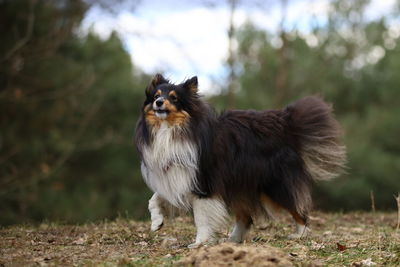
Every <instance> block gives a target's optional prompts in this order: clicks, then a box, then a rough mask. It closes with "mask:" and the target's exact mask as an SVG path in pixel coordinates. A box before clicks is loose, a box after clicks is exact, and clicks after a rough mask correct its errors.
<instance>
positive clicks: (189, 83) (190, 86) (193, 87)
mask: <svg viewBox="0 0 400 267" xmlns="http://www.w3.org/2000/svg"><path fill="white" fill-rule="evenodd" d="M198 85H199V84H198V81H197V76H193V77H192V78H190V79H188V80H186V81H185V82H184V83H183V87H184V88H185V89H186V90H188V91H189V92H191V93H193V94H195V93H197V91H198Z"/></svg>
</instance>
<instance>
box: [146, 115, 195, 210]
mask: <svg viewBox="0 0 400 267" xmlns="http://www.w3.org/2000/svg"><path fill="white" fill-rule="evenodd" d="M179 131H182V129H181V128H179V127H171V126H169V125H168V124H167V123H166V122H165V123H162V124H161V125H160V127H159V128H157V129H155V130H154V131H153V132H152V135H153V136H152V137H153V140H152V143H151V144H150V145H149V146H145V147H144V149H143V161H142V165H141V170H142V175H143V178H144V180H145V182H146V183H147V185H148V186H149V187H150V188H151V189H152V190H153V191H154V192H157V193H158V194H159V195H160V196H161V197H163V198H164V199H166V200H168V201H169V202H170V203H171V204H172V205H174V206H176V207H183V208H189V207H190V199H189V198H190V195H191V192H192V190H193V189H194V188H195V187H196V172H197V168H198V149H197V147H196V145H195V144H194V143H193V142H191V141H188V140H185V139H183V138H180V137H179V135H180V133H179Z"/></svg>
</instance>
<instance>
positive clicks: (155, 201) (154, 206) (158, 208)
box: [149, 193, 164, 231]
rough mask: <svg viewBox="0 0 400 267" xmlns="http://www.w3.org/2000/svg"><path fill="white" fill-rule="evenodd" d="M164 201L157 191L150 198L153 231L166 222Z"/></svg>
mask: <svg viewBox="0 0 400 267" xmlns="http://www.w3.org/2000/svg"><path fill="white" fill-rule="evenodd" d="M163 201H164V200H163V199H162V198H161V197H160V196H159V195H158V194H157V193H154V194H153V196H152V197H151V198H150V200H149V211H150V218H151V231H157V230H159V229H160V228H161V227H162V225H163V223H164V214H163V208H162V202H163Z"/></svg>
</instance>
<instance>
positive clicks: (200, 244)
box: [188, 243, 203, 248]
mask: <svg viewBox="0 0 400 267" xmlns="http://www.w3.org/2000/svg"><path fill="white" fill-rule="evenodd" d="M202 245H203V243H193V244H190V245H189V246H188V248H199V247H201V246H202Z"/></svg>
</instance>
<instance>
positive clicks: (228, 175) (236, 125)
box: [136, 76, 345, 223]
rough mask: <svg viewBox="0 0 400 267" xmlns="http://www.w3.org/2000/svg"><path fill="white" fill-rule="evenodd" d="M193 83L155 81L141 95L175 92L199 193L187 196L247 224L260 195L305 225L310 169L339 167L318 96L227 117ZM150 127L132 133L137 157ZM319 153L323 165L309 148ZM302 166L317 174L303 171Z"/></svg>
mask: <svg viewBox="0 0 400 267" xmlns="http://www.w3.org/2000/svg"><path fill="white" fill-rule="evenodd" d="M156 77H157V76H156ZM193 79H194V78H192V79H190V80H188V81H186V82H185V83H183V84H179V85H174V84H171V83H169V81H167V80H165V79H164V78H162V76H161V77H158V80H159V81H161V82H159V83H153V82H152V83H151V85H150V86H149V87H150V88H148V89H146V95H147V99H146V101H145V103H144V106H146V105H147V104H148V103H151V101H152V94H153V93H154V91H155V90H156V89H157V88H163V87H164V88H165V87H169V88H171V89H174V90H176V91H177V92H178V93H179V99H180V101H179V103H177V104H176V106H177V108H178V109H180V110H185V111H186V112H188V113H189V115H190V121H189V124H188V125H187V126H186V127H187V130H188V131H187V132H188V133H189V134H188V135H187V136H186V137H185V138H191V139H192V140H193V141H195V142H196V144H197V145H198V147H199V155H200V157H199V158H200V161H199V168H198V174H197V185H198V187H197V188H196V189H194V190H193V193H194V194H196V195H198V196H200V197H220V198H221V199H223V200H224V202H225V203H226V205H227V207H229V208H230V209H231V211H233V213H235V214H236V215H237V216H238V215H240V216H245V217H251V216H253V215H255V214H254V213H255V212H257V211H258V210H259V209H260V207H261V203H260V198H261V196H262V195H266V196H268V197H269V199H271V200H272V201H273V202H274V203H275V204H276V205H277V206H280V207H282V208H284V209H286V210H288V211H289V212H291V213H292V215H294V217H295V216H297V217H299V218H300V219H301V220H302V221H303V222H304V223H306V221H307V215H308V212H309V210H310V208H311V197H310V187H311V185H312V183H313V181H314V180H316V179H320V178H321V177H317V176H318V174H316V173H315V170H318V168H320V169H321V170H322V171H324V170H325V169H327V170H328V171H329V172H330V173H331V174H332V175H335V174H336V173H337V172H338V171H340V169H341V168H342V167H343V163H344V160H345V154H344V147H342V146H340V144H339V141H338V138H339V137H340V134H341V132H340V127H339V125H338V123H337V121H336V120H335V119H334V117H333V115H332V112H331V107H330V106H329V105H327V104H326V103H325V102H324V101H323V100H322V99H320V98H318V97H306V98H303V99H301V100H299V101H297V102H295V103H293V104H291V105H289V106H288V107H287V108H285V109H282V110H265V111H254V110H230V111H225V112H223V113H222V114H219V115H218V114H216V112H214V110H213V109H212V108H211V107H210V106H209V105H208V104H206V103H205V102H204V101H203V100H202V99H201V98H200V97H199V95H198V94H197V78H196V79H195V81H193ZM193 84H195V86H194V85H193ZM193 88H194V89H195V90H191V89H193ZM148 127H149V126H148V125H146V123H145V120H144V117H142V119H141V120H140V121H139V122H138V125H137V129H136V143H137V146H138V149H139V151H141V146H142V145H143V143H147V142H149V140H150V138H149V129H148ZM319 147H321V148H324V149H323V150H321V152H320V154H321V155H320V156H321V158H322V159H324V161H323V162H318V159H313V157H312V155H310V151H311V152H312V151H313V150H312V149H311V150H310V149H309V148H313V149H314V151H316V152H315V153H317V152H318V151H320V150H318V148H319ZM324 151H328V152H324ZM329 151H333V152H334V153H330V152H329ZM336 152H337V153H336ZM312 153H314V152H312ZM333 154H335V155H336V156H332V155H333ZM318 158H320V157H318ZM306 159H309V160H310V161H311V163H312V164H315V165H316V166H318V168H311V167H308V166H307V162H306ZM310 166H313V165H310ZM326 178H330V177H326Z"/></svg>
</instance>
